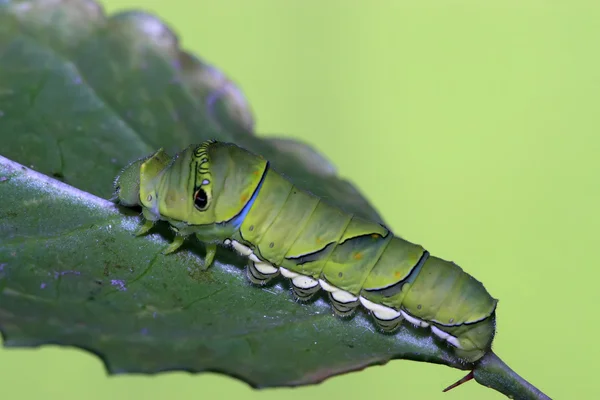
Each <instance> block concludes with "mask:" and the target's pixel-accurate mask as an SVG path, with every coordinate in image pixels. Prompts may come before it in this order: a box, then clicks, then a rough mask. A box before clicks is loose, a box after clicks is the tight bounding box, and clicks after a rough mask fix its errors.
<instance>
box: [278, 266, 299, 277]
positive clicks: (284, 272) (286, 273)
mask: <svg viewBox="0 0 600 400" xmlns="http://www.w3.org/2000/svg"><path fill="white" fill-rule="evenodd" d="M279 270H280V271H281V275H283V276H285V277H286V278H290V279H294V278H295V277H297V276H300V274H297V273H295V272H292V271H290V270H289V269H287V268H283V267H279Z"/></svg>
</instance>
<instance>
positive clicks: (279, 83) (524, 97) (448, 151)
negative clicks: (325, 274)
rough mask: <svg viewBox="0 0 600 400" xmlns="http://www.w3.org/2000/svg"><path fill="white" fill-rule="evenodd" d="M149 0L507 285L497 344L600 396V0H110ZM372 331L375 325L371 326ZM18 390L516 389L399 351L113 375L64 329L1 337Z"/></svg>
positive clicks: (257, 108) (455, 252)
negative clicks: (294, 383)
mask: <svg viewBox="0 0 600 400" xmlns="http://www.w3.org/2000/svg"><path fill="white" fill-rule="evenodd" d="M101 3H102V4H103V5H104V7H105V9H106V10H107V12H110V13H113V12H118V11H121V10H124V9H132V8H136V9H139V8H141V9H145V10H147V11H150V12H153V13H156V14H157V15H159V16H160V17H161V18H162V19H163V20H164V21H166V22H167V23H168V24H169V25H170V26H171V27H172V28H174V30H175V31H176V32H177V33H178V34H179V36H180V39H181V42H182V45H183V47H185V48H187V49H189V50H191V51H193V52H194V53H196V54H197V55H199V56H200V57H202V58H203V59H205V60H206V61H208V62H210V63H213V64H214V65H215V66H216V67H218V68H220V69H221V70H222V71H224V72H225V73H226V74H227V75H228V76H229V77H230V78H231V79H233V80H234V81H235V82H237V83H238V84H239V86H240V87H241V89H242V90H243V92H244V93H245V95H246V96H247V98H248V100H249V102H250V104H251V106H252V109H253V111H254V115H255V119H256V131H257V132H258V133H259V134H260V135H272V136H275V135H278V136H286V137H293V138H297V139H299V140H302V141H305V142H308V143H310V144H312V145H313V146H315V147H316V148H317V149H318V150H319V151H320V152H322V153H323V154H325V155H326V156H327V157H328V158H329V159H330V160H331V161H332V162H333V163H334V164H335V165H336V166H337V167H338V170H339V173H340V174H341V175H342V176H344V177H346V178H348V179H350V180H351V181H352V182H353V183H354V184H355V185H357V187H358V188H359V189H360V190H361V192H362V193H364V194H365V195H366V197H367V198H368V199H369V200H370V201H371V202H372V203H373V204H374V205H375V207H376V208H377V209H378V210H379V211H380V213H381V215H382V216H383V218H384V220H385V221H386V222H387V223H388V225H389V226H390V228H391V229H392V230H394V231H395V232H396V233H397V234H400V235H401V236H403V237H405V238H406V239H408V240H410V241H413V242H416V243H420V244H422V245H424V246H426V247H427V248H428V250H430V251H431V253H432V254H435V255H438V256H440V257H442V258H446V259H450V260H453V261H455V262H456V263H458V264H459V265H461V266H462V267H463V268H464V269H465V270H466V271H468V272H470V273H471V274H473V275H474V276H475V277H476V278H477V279H479V280H481V281H482V282H483V283H484V284H485V286H486V287H487V289H488V290H489V291H490V292H491V294H492V295H493V296H495V297H497V298H499V299H500V303H499V306H498V314H497V315H498V334H497V337H496V341H495V347H494V349H495V351H496V353H497V354H498V355H499V356H500V357H501V358H502V359H503V360H504V361H505V362H507V363H508V364H509V365H510V366H511V367H512V368H513V369H515V370H516V371H517V372H518V373H519V374H521V376H523V377H524V378H525V379H528V380H530V381H531V382H532V383H533V384H534V385H536V386H537V387H539V388H540V389H541V390H543V391H544V392H545V393H546V394H548V395H549V396H550V397H552V398H557V399H560V398H577V399H592V398H599V397H600V390H599V389H598V386H597V382H595V381H594V378H595V376H596V374H595V373H594V371H595V370H596V369H597V367H596V361H597V360H598V358H599V357H600V351H599V348H598V345H597V342H596V336H597V335H596V333H595V332H596V329H597V328H598V322H597V315H598V312H597V311H595V306H596V305H597V304H598V303H599V302H598V300H600V299H599V297H600V296H599V295H598V289H597V280H598V278H599V277H600V273H599V272H598V271H599V268H598V266H597V265H596V263H595V261H594V260H596V259H597V258H598V251H597V250H596V249H598V246H597V244H596V239H597V236H598V231H599V230H600V211H598V208H597V205H598V204H599V202H600V189H599V188H598V176H599V174H600V161H599V160H598V155H599V154H600V137H599V135H598V131H599V129H600V113H599V112H598V108H599V103H600V58H599V55H598V50H597V49H598V37H599V35H600V25H599V24H598V21H599V20H600V3H597V2H592V1H580V0H577V1H576V0H571V1H559V0H556V1H543V0H520V1H516V0H505V1H502V2H495V3H497V4H496V5H490V4H489V2H485V4H484V2H480V1H475V0H464V1H454V0H445V1H434V0H429V1H420V2H418V3H419V4H418V5H415V4H413V3H416V2H413V1H404V0H395V1H391V0H390V1H384V0H370V1H366V0H364V1H357V0H355V1H343V0H339V1H337V0H303V1H299V0H253V1H248V0H235V1H234V0H221V1H200V0H169V1H141V0H140V1H135V0H104V1H102V2H101ZM364 340H369V338H368V336H365V338H364ZM0 360H1V361H0V377H1V378H0V382H1V383H0V385H1V387H2V395H3V397H6V398H19V399H21V398H22V399H29V398H32V399H33V398H36V399H37V398H45V399H48V398H51V399H59V398H60V399H64V400H71V399H83V398H85V399H106V398H111V399H130V398H145V399H167V398H202V399H208V398H210V399H215V398H216V399H221V398H238V399H259V398H260V399H273V400H274V399H280V398H285V399H287V400H293V399H310V398H312V399H326V398H327V399H329V398H332V397H333V396H335V397H336V398H340V399H342V398H346V399H354V398H356V399H358V398H365V397H368V396H371V397H380V396H386V397H389V398H396V397H398V398H400V397H402V398H411V399H442V398H443V399H448V400H451V399H502V398H504V397H503V396H502V395H500V394H499V393H496V392H494V391H491V390H489V389H486V388H484V387H482V386H480V385H478V384H475V383H469V384H466V385H463V386H461V387H460V388H458V389H455V390H453V391H451V392H449V393H445V394H443V393H441V390H442V389H443V388H444V387H445V386H447V385H449V384H450V383H453V382H454V381H455V380H457V379H459V378H461V377H462V376H463V375H464V373H463V372H462V371H457V370H453V369H450V368H448V367H444V366H438V365H432V364H425V363H417V362H411V361H400V360H397V361H392V362H390V363H389V364H387V365H385V366H376V367H371V368H368V369H366V370H364V371H361V372H355V373H351V374H348V375H344V376H339V377H335V378H332V379H329V380H327V381H326V382H325V383H323V384H321V385H318V386H311V387H306V388H299V389H275V390H266V391H261V392H258V391H253V390H252V389H250V388H249V387H248V386H247V385H246V384H244V383H242V382H240V381H237V380H234V379H233V378H229V377H226V376H223V375H217V374H209V373H206V374H201V375H190V374H186V373H166V374H163V375H159V376H155V377H143V376H119V377H112V378H108V377H106V374H105V371H104V368H103V366H102V364H101V362H100V360H99V359H97V358H96V357H93V356H91V355H90V354H87V353H85V352H83V351H79V350H74V349H65V348H60V349H59V348H56V347H51V346H48V347H44V348H43V349H35V350H22V349H20V350H13V349H11V350H5V349H2V350H0Z"/></svg>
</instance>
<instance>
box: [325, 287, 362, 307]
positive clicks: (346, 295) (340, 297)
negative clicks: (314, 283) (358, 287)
mask: <svg viewBox="0 0 600 400" xmlns="http://www.w3.org/2000/svg"><path fill="white" fill-rule="evenodd" d="M331 297H333V298H334V299H335V300H336V301H338V302H340V303H344V304H345V303H353V302H355V301H356V300H358V297H356V296H355V295H353V294H352V293H350V292H347V291H345V290H336V291H335V292H331Z"/></svg>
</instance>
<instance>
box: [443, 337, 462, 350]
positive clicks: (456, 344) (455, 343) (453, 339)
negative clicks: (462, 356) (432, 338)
mask: <svg viewBox="0 0 600 400" xmlns="http://www.w3.org/2000/svg"><path fill="white" fill-rule="evenodd" d="M446 341H447V342H448V343H450V344H451V345H453V346H454V347H457V348H459V349H462V347H461V346H460V343H459V341H458V339H457V338H456V337H454V336H452V335H449V336H448V339H446Z"/></svg>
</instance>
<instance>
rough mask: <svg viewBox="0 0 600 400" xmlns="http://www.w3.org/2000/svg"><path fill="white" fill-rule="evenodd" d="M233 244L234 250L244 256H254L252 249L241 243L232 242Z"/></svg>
mask: <svg viewBox="0 0 600 400" xmlns="http://www.w3.org/2000/svg"><path fill="white" fill-rule="evenodd" d="M231 244H232V245H233V248H234V249H235V250H236V251H237V252H238V253H240V254H241V255H243V256H246V257H248V256H249V255H250V254H252V250H251V249H250V247H246V246H244V245H243V244H241V243H240V242H237V241H235V240H232V241H231Z"/></svg>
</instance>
